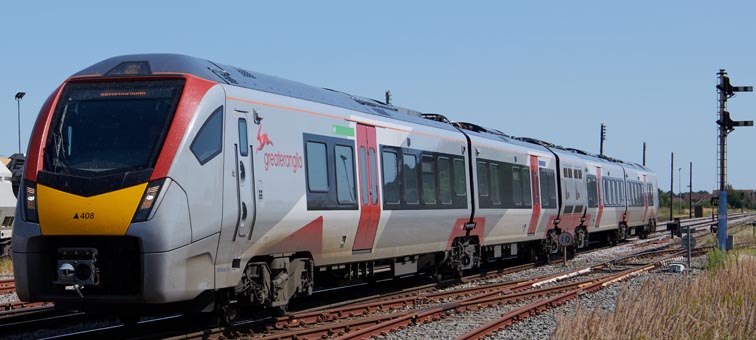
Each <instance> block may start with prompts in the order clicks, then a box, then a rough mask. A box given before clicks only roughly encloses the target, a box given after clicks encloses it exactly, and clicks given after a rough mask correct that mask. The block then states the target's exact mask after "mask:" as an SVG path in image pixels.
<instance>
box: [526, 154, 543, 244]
mask: <svg viewBox="0 0 756 340" xmlns="http://www.w3.org/2000/svg"><path fill="white" fill-rule="evenodd" d="M538 175H539V174H538V156H534V155H530V181H531V185H530V187H531V189H532V190H533V194H532V195H531V197H533V208H532V209H533V210H532V211H533V212H532V213H531V215H530V223H529V224H528V235H535V232H536V229H537V228H538V219H539V218H540V215H541V189H540V181H539V179H538Z"/></svg>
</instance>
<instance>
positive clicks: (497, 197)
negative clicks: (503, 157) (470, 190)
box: [491, 163, 501, 205]
mask: <svg viewBox="0 0 756 340" xmlns="http://www.w3.org/2000/svg"><path fill="white" fill-rule="evenodd" d="M491 203H492V204H494V205H501V194H500V188H499V165H498V164H493V163H492V164H491Z"/></svg>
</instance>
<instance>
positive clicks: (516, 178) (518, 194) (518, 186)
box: [512, 169, 522, 206]
mask: <svg viewBox="0 0 756 340" xmlns="http://www.w3.org/2000/svg"><path fill="white" fill-rule="evenodd" d="M520 176H521V173H520V171H519V170H518V169H514V171H512V200H513V201H514V205H515V206H521V205H522V182H521V180H520Z"/></svg>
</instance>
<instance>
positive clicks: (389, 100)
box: [386, 90, 391, 105]
mask: <svg viewBox="0 0 756 340" xmlns="http://www.w3.org/2000/svg"><path fill="white" fill-rule="evenodd" d="M386 105H391V91H390V90H386Z"/></svg>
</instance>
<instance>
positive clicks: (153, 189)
mask: <svg viewBox="0 0 756 340" xmlns="http://www.w3.org/2000/svg"><path fill="white" fill-rule="evenodd" d="M163 183H165V178H163V179H159V180H156V181H152V182H150V183H149V184H147V189H145V190H144V195H142V201H140V202H139V207H137V211H136V213H134V218H133V219H132V220H131V222H144V221H146V220H147V218H148V217H149V216H150V212H151V211H152V207H154V206H155V201H156V200H157V198H158V195H159V194H160V189H162V187H163Z"/></svg>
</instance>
